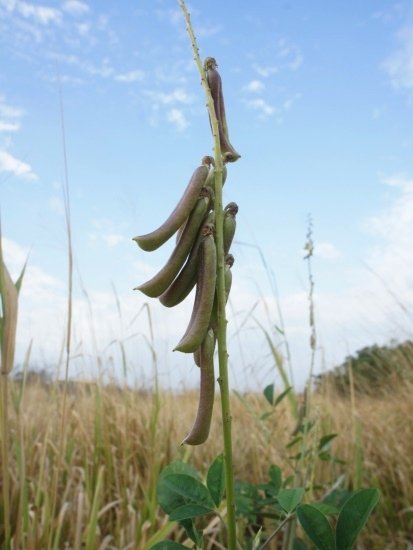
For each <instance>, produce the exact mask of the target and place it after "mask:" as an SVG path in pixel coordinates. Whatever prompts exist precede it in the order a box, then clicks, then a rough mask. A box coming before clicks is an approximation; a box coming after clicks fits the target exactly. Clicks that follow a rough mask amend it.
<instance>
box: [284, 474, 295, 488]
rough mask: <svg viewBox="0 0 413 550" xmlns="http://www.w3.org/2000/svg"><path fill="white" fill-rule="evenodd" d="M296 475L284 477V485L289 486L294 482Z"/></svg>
mask: <svg viewBox="0 0 413 550" xmlns="http://www.w3.org/2000/svg"><path fill="white" fill-rule="evenodd" d="M294 479H295V478H294V476H288V477H287V478H285V479H284V482H283V487H288V486H289V485H290V484H291V483H294Z"/></svg>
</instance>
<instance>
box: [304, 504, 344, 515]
mask: <svg viewBox="0 0 413 550" xmlns="http://www.w3.org/2000/svg"><path fill="white" fill-rule="evenodd" d="M311 506H313V507H314V508H317V510H319V511H320V512H321V513H322V514H324V515H325V516H337V515H338V514H339V512H340V510H339V509H338V508H337V507H336V506H332V505H331V504H326V503H325V502H312V503H311Z"/></svg>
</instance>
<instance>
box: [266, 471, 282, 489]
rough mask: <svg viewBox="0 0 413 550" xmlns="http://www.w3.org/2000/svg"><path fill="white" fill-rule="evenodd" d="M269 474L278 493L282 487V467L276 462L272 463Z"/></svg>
mask: <svg viewBox="0 0 413 550" xmlns="http://www.w3.org/2000/svg"><path fill="white" fill-rule="evenodd" d="M268 475H269V477H270V479H271V484H272V485H273V486H274V491H275V493H278V491H279V490H280V489H281V483H282V471H281V468H279V467H278V466H276V465H275V464H272V465H271V466H270V467H269V469H268Z"/></svg>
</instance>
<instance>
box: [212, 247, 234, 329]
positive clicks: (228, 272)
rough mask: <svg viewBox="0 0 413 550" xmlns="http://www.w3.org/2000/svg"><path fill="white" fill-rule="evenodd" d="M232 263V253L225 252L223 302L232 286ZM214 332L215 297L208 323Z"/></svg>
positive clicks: (215, 318)
mask: <svg viewBox="0 0 413 550" xmlns="http://www.w3.org/2000/svg"><path fill="white" fill-rule="evenodd" d="M233 265H234V256H233V255H232V254H227V255H226V256H225V275H224V277H225V302H227V301H228V298H229V293H230V292H231V286H232V271H231V267H232V266H233ZM209 326H210V327H211V328H212V329H213V331H214V333H216V332H217V328H218V303H217V297H216V296H215V298H214V305H213V307H212V313H211V322H210V325H209Z"/></svg>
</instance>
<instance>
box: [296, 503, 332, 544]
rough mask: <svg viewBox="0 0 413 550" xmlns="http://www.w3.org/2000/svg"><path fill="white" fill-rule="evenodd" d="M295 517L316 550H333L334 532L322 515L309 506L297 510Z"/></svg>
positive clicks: (302, 506) (304, 505)
mask: <svg viewBox="0 0 413 550" xmlns="http://www.w3.org/2000/svg"><path fill="white" fill-rule="evenodd" d="M297 517H298V519H299V521H300V524H301V527H302V528H303V529H304V531H305V533H306V535H307V536H308V538H309V539H310V540H311V541H312V542H313V543H314V544H315V545H316V547H317V549H318V550H335V548H336V545H335V542H334V532H333V529H332V527H331V525H330V523H329V522H328V519H327V518H326V517H325V515H324V514H322V513H321V512H320V510H317V508H315V507H314V506H311V504H302V505H301V506H299V507H298V508H297Z"/></svg>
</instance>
